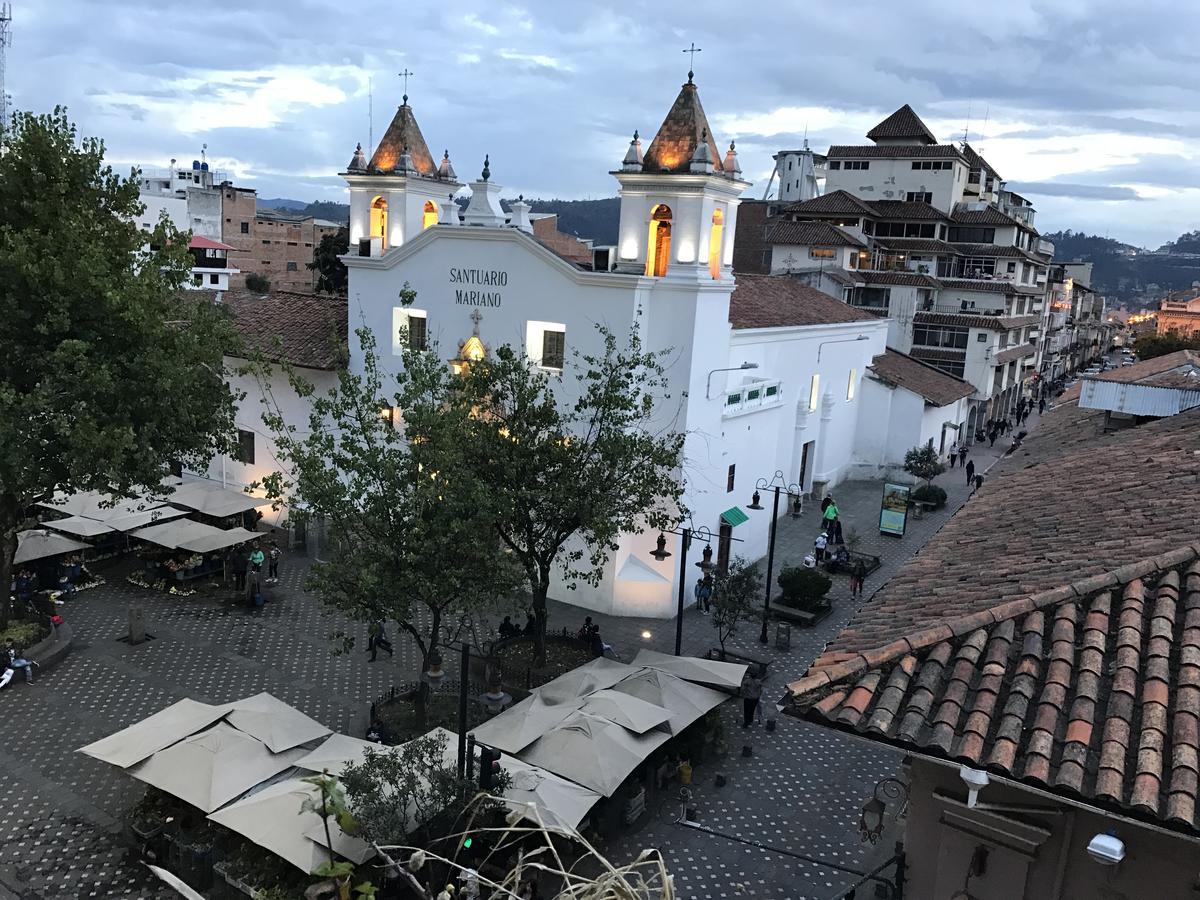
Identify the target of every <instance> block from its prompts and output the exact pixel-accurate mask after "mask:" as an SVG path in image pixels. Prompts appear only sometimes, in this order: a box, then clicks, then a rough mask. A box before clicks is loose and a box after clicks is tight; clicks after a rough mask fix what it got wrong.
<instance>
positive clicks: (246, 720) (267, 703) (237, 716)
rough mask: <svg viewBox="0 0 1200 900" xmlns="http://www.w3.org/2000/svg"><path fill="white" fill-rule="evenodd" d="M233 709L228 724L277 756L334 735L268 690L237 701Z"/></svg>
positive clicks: (233, 704)
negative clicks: (301, 745)
mask: <svg viewBox="0 0 1200 900" xmlns="http://www.w3.org/2000/svg"><path fill="white" fill-rule="evenodd" d="M230 706H232V707H233V712H231V713H230V714H229V716H228V717H227V719H228V722H229V724H230V725H232V726H233V727H234V728H237V729H238V730H240V731H244V732H246V734H250V735H253V736H254V737H256V738H258V739H259V740H260V741H262V742H263V743H264V744H266V745H267V746H268V747H270V748H271V750H272V751H273V752H275V753H279V752H280V751H283V750H290V749H291V748H292V747H297V746H299V745H300V744H307V743H308V742H309V741H315V740H316V739H317V738H323V737H325V736H326V735H328V734H331V733H332V732H331V730H330V729H328V728H326V727H325V726H324V725H322V724H321V723H320V722H318V721H317V720H316V719H310V718H309V717H308V716H306V715H305V714H304V713H302V712H300V710H298V709H296V708H295V707H294V706H289V705H288V704H286V703H284V702H283V701H282V700H280V699H279V698H278V697H274V696H272V695H271V694H268V693H267V692H266V691H264V692H263V693H261V694H255V695H254V696H253V697H246V698H245V699H243V700H235V701H234V702H233V703H231V704H230Z"/></svg>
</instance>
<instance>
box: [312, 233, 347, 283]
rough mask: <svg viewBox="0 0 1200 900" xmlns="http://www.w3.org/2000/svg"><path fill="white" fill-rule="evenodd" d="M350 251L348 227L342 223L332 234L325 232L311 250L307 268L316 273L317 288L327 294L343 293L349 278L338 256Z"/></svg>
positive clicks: (344, 265)
mask: <svg viewBox="0 0 1200 900" xmlns="http://www.w3.org/2000/svg"><path fill="white" fill-rule="evenodd" d="M349 251H350V229H349V228H348V227H347V226H345V225H343V226H342V227H341V228H339V229H338V230H337V231H335V232H334V233H333V234H327V235H325V236H324V237H323V238H321V240H320V242H318V244H317V249H316V250H314V251H313V261H312V262H310V263H308V268H309V269H310V270H312V271H315V272H316V273H317V290H318V291H324V292H325V293H327V294H344V293H346V286H347V284H348V283H349V279H348V277H347V275H346V264H345V263H344V262H342V261H341V260H340V259H339V258H338V257H341V256H345V255H346V254H347V253H348V252H349Z"/></svg>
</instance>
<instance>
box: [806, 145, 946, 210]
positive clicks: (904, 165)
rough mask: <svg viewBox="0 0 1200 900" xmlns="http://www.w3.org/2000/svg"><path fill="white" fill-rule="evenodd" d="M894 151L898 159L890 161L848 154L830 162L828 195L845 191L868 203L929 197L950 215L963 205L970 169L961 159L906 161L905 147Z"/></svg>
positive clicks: (934, 204)
mask: <svg viewBox="0 0 1200 900" xmlns="http://www.w3.org/2000/svg"><path fill="white" fill-rule="evenodd" d="M895 149H896V151H897V152H896V158H890V159H889V158H886V157H878V156H873V157H871V158H869V159H868V158H865V157H864V158H862V159H854V158H853V157H851V156H849V155H847V156H844V157H842V158H839V159H830V160H829V161H828V163H827V164H826V167H827V169H828V172H827V174H826V176H825V192H826V193H832V192H833V191H837V190H843V191H848V192H850V193H851V194H854V195H855V196H856V197H862V198H863V199H865V200H906V199H907V198H908V195H909V194H910V193H920V194H928V195H929V197H930V199H928V200H925V202H926V203H929V204H930V205H931V206H934V207H936V208H937V209H939V210H941V211H942V212H943V213H947V214H949V213H950V212H951V211H952V210H953V209H954V205H955V204H956V203H961V202H962V199H963V190H964V188H965V187H966V183H967V166H966V164H965V163H964V162H963V161H962V160H961V159H959V158H957V157H950V156H947V157H946V158H941V159H928V158H925V157H921V158H918V159H911V158H907V159H906V158H903V156H902V154H903V148H901V147H897V148H895ZM934 165H936V166H938V168H936V169H935V168H933V166H934ZM922 199H923V198H922Z"/></svg>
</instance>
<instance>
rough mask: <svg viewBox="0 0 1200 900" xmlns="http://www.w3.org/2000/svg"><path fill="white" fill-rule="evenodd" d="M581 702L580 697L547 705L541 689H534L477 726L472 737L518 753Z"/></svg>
mask: <svg viewBox="0 0 1200 900" xmlns="http://www.w3.org/2000/svg"><path fill="white" fill-rule="evenodd" d="M581 703H582V701H581V700H578V699H575V700H572V701H570V702H567V703H555V704H550V703H547V702H546V701H545V700H544V699H543V697H542V694H541V691H540V690H539V691H534V692H533V693H532V694H530V695H529V696H528V697H526V698H525V699H524V700H522V701H521V702H520V703H517V704H514V705H513V706H510V707H509V708H508V709H506V710H505V711H504V712H502V713H500V715H498V716H495V717H494V718H492V719H489V720H488V721H486V722H484V723H483V724H482V725H480V726H479V727H478V728H476V729H475V739H476V740H477V741H479V742H480V743H481V744H486V745H487V746H489V747H495V748H496V749H497V750H503V751H504V752H505V753H520V752H521V751H522V750H524V749H525V748H526V747H528V746H529V745H530V744H532V743H533V742H534V741H536V740H537V739H538V738H540V737H541V736H542V735H543V734H545V733H546V732H547V731H549V730H550V729H551V728H553V727H554V726H555V725H557V724H558V723H559V722H561V721H562V720H563V719H565V718H566V717H567V716H569V715H571V713H573V712H575V711H576V710H577V709H579V707H580V705H581Z"/></svg>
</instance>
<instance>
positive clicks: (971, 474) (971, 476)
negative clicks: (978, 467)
mask: <svg viewBox="0 0 1200 900" xmlns="http://www.w3.org/2000/svg"><path fill="white" fill-rule="evenodd" d="M974 480H975V460H973V459H968V460H967V487H970V486H971V482H972V481H974Z"/></svg>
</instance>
